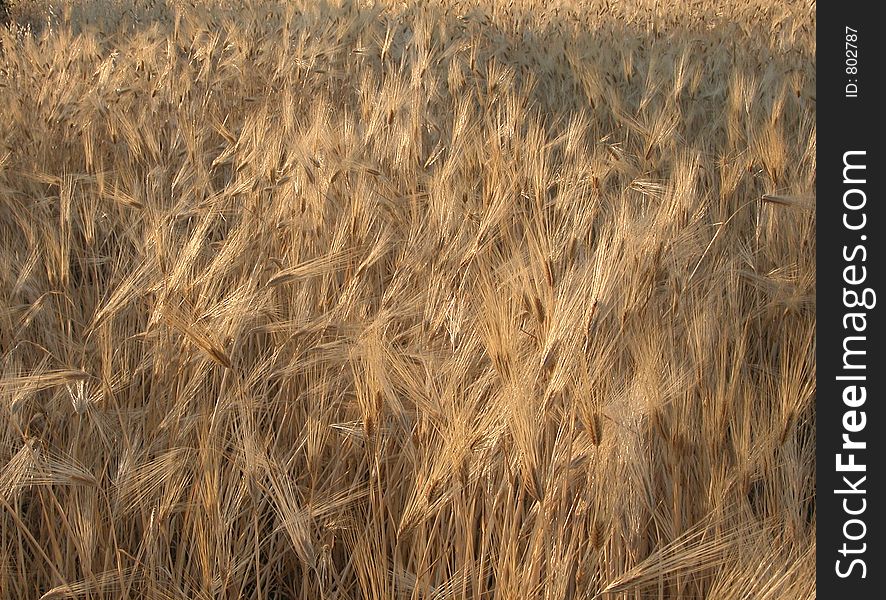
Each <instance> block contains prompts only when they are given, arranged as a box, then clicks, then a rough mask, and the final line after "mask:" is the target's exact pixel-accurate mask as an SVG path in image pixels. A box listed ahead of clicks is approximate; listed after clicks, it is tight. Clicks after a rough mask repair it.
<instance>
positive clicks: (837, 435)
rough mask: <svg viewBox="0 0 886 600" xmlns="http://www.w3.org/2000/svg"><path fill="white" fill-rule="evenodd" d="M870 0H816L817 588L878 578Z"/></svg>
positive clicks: (879, 140) (878, 355) (877, 52)
mask: <svg viewBox="0 0 886 600" xmlns="http://www.w3.org/2000/svg"><path fill="white" fill-rule="evenodd" d="M877 8H878V4H877V3H874V2H870V3H867V2H823V3H821V4H818V5H817V9H816V10H817V14H816V22H817V31H816V36H817V41H816V84H817V89H816V100H817V136H818V138H817V141H816V143H817V149H818V151H817V157H816V163H817V173H816V182H817V190H816V196H817V197H816V206H817V217H816V219H817V220H816V223H817V243H816V247H817V249H816V251H817V293H816V297H817V298H816V299H817V311H818V313H817V334H816V344H817V345H816V348H817V356H816V361H817V367H816V369H817V379H818V383H817V395H816V402H817V405H816V426H817V437H816V442H817V463H816V465H817V480H816V488H817V493H816V526H817V542H816V543H817V546H816V548H817V581H816V586H817V588H816V589H817V594H818V597H820V598H826V599H830V598H845V599H847V600H848V599H850V598H852V599H867V598H882V597H884V596H883V594H884V591H883V590H884V589H886V585H884V584H886V552H884V546H886V531H884V528H883V513H884V511H886V496H884V493H883V491H882V490H883V489H884V483H886V469H884V458H883V455H884V452H886V422H884V420H886V411H884V410H883V403H884V401H886V398H884V392H886V363H884V362H883V352H882V348H883V347H884V345H886V338H884V331H883V321H884V319H883V311H884V310H886V289H884V288H883V286H882V282H883V279H884V277H883V273H884V271H886V254H884V252H883V246H884V243H883V239H884V234H886V213H884V210H883V202H884V197H883V179H884V178H886V172H884V169H883V155H884V148H886V140H884V137H883V133H882V129H883V128H882V119H881V116H880V115H881V114H882V111H883V109H884V104H886V103H884V101H886V96H884V94H883V92H882V89H881V85H880V79H881V77H883V73H884V69H883V61H884V59H886V52H884V43H883V38H884V37H886V31H884V30H883V24H882V22H881V21H880V19H879V18H878V17H877V16H876V13H878V10H877Z"/></svg>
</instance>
